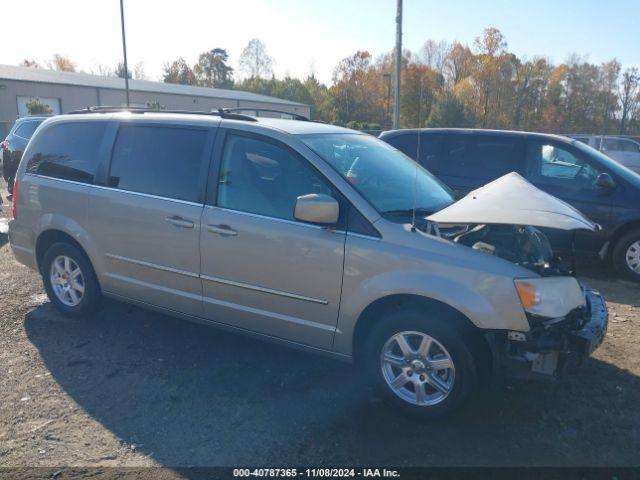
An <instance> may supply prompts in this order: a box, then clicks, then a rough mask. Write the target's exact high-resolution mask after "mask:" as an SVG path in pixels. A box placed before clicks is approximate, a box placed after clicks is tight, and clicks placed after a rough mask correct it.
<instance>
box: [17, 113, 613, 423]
mask: <svg viewBox="0 0 640 480" xmlns="http://www.w3.org/2000/svg"><path fill="white" fill-rule="evenodd" d="M13 216H14V218H13V220H12V221H11V222H10V231H9V240H10V243H11V247H12V249H13V252H14V255H15V257H16V258H17V259H18V260H19V261H20V262H22V263H23V264H25V265H27V266H29V267H31V268H34V269H37V270H38V271H39V272H40V273H41V275H42V278H43V282H44V286H45V289H46V291H47V294H48V296H49V298H50V300H51V302H52V303H53V305H54V306H55V307H56V308H57V309H59V310H60V311H61V312H63V313H64V314H66V315H69V316H73V317H86V316H88V315H90V314H91V312H92V311H94V310H95V309H96V308H97V307H98V306H99V303H100V299H101V298H102V297H111V298H115V299H120V300H124V301H127V302H131V303H134V304H137V305H139V306H142V307H147V308H151V309H155V310H159V311H162V312H166V313H169V314H172V315H176V316H180V317H183V318H185V319H189V320H194V321H199V322H204V323H207V324H211V325H215V326H218V327H222V328H226V329H230V330H233V331H237V332H241V333H249V334H252V335H256V336H259V337H261V338H265V339H270V340H274V341H277V342H281V343H284V344H287V345H290V346H295V347H299V348H304V349H307V350H310V351H313V352H317V353H323V354H326V355H329V356H331V357H334V358H337V359H342V360H345V361H355V362H357V363H358V364H359V365H360V366H361V368H362V371H363V372H365V374H366V376H367V378H368V379H370V381H371V382H372V384H373V385H375V386H376V387H377V388H378V389H379V391H380V392H381V393H382V394H383V395H384V396H386V397H387V398H388V399H389V400H390V401H391V402H393V403H394V404H395V405H396V406H398V407H399V408H401V409H405V410H408V411H410V412H415V413H417V414H419V415H422V416H427V417H432V416H437V415H442V414H445V413H448V412H450V411H452V410H453V409H454V408H456V407H458V406H460V405H461V404H463V403H464V402H465V401H467V400H469V399H471V398H474V397H475V396H476V395H477V394H478V392H479V390H480V388H481V387H483V386H484V385H487V384H489V382H490V381H491V380H492V378H493V377H494V376H496V375H503V374H508V375H516V376H520V377H527V378H530V377H537V376H540V377H556V376H559V375H561V374H562V373H563V372H564V371H566V370H567V369H569V368H570V367H571V366H572V365H574V364H576V363H579V362H580V361H581V360H582V359H583V358H584V357H586V356H588V355H590V354H591V352H592V351H593V350H594V349H595V348H597V346H598V345H599V344H600V343H601V342H602V339H603V338H604V335H605V331H606V326H607V310H606V306H605V303H604V301H603V299H602V298H601V297H600V296H599V295H598V294H597V293H596V292H594V291H592V290H590V289H589V288H587V287H585V286H581V285H580V284H579V283H578V282H577V281H576V279H575V278H574V277H573V276H572V270H571V265H570V262H569V261H568V260H567V259H561V258H558V257H556V256H555V255H554V254H553V252H551V249H550V247H549V243H548V241H547V239H546V237H545V236H544V235H543V234H542V233H541V232H540V230H538V229H537V228H536V227H552V228H559V229H564V230H575V229H595V228H597V226H596V225H594V224H593V223H591V222H590V221H589V220H588V219H586V218H585V217H584V216H583V215H581V214H580V213H579V212H578V211H577V210H575V209H573V208H572V207H570V206H568V205H566V204H564V203H563V202H561V201H559V200H557V199H555V198H554V197H551V196H549V195H547V194H545V193H543V192H541V191H539V190H537V189H535V187H533V186H531V185H530V184H528V183H527V182H526V181H525V180H524V179H522V178H521V177H519V176H518V175H517V174H515V173H514V174H509V175H506V176H505V177H502V178H500V179H498V180H496V181H494V182H492V184H489V185H487V186H485V187H483V188H481V189H478V190H477V191H475V192H472V193H471V194H469V195H468V196H467V197H465V198H463V199H462V200H460V201H459V202H456V203H454V201H453V198H452V195H451V192H450V191H449V189H448V188H447V187H446V186H444V185H443V184H442V183H440V182H439V181H438V180H437V179H436V178H434V177H433V176H432V175H431V174H430V173H429V172H428V171H426V170H424V169H423V168H421V167H420V166H419V165H417V164H416V163H415V162H413V161H412V160H410V159H409V158H408V157H406V156H404V155H403V154H402V153H400V152H399V151H398V150H396V149H394V148H393V147H391V146H389V145H388V144H386V143H384V142H382V141H380V140H378V139H376V138H374V137H372V136H370V135H366V134H362V133H359V132H355V131H352V130H348V129H344V128H340V127H336V126H331V125H326V124H322V123H315V122H310V121H301V120H281V119H268V118H254V117H250V116H245V115H240V114H237V113H231V112H224V111H220V112H215V113H210V114H196V113H194V114H184V113H171V112H155V113H154V112H149V111H145V110H135V109H134V110H127V111H116V109H109V108H95V109H90V110H86V111H81V112H75V113H74V114H70V115H62V116H57V117H54V118H51V119H48V120H46V121H45V122H44V123H43V124H42V125H41V126H40V127H39V128H38V130H37V132H36V133H35V135H34V137H33V138H32V139H31V141H30V143H29V145H28V147H27V149H26V150H25V153H24V156H23V159H22V161H21V163H20V166H19V169H18V172H17V175H16V181H15V185H14V212H13Z"/></svg>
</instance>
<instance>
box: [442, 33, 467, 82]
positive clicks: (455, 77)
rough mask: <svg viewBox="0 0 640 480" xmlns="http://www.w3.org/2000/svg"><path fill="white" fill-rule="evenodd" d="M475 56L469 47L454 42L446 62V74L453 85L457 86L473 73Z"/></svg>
mask: <svg viewBox="0 0 640 480" xmlns="http://www.w3.org/2000/svg"><path fill="white" fill-rule="evenodd" d="M472 59H473V54H472V53H471V50H469V47H466V46H463V45H462V44H461V43H460V42H454V44H453V45H452V46H451V48H450V49H449V51H448V52H447V56H446V57H445V60H444V67H443V69H444V74H445V76H446V78H447V80H448V81H449V83H451V84H452V85H456V84H457V83H459V82H460V81H461V80H463V79H464V78H466V77H468V76H469V75H470V74H471V72H470V69H471V62H472Z"/></svg>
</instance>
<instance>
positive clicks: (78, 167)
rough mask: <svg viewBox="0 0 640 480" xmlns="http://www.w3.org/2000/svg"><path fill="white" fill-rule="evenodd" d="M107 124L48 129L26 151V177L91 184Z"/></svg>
mask: <svg viewBox="0 0 640 480" xmlns="http://www.w3.org/2000/svg"><path fill="white" fill-rule="evenodd" d="M105 128H106V123H104V122H87V123H62V124H59V125H53V126H51V127H49V128H47V129H46V130H45V131H44V132H42V134H41V135H38V136H37V137H36V138H35V143H34V144H33V145H32V146H31V148H29V151H30V152H31V153H30V157H29V159H28V160H27V173H35V174H38V175H45V176H47V177H54V178H61V179H65V180H73V181H76V182H82V183H93V177H94V175H95V172H96V166H97V164H98V161H99V158H98V149H99V147H100V143H101V142H102V137H103V135H104V130H105Z"/></svg>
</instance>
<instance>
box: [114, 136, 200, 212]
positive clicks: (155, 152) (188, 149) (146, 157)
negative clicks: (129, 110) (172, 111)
mask: <svg viewBox="0 0 640 480" xmlns="http://www.w3.org/2000/svg"><path fill="white" fill-rule="evenodd" d="M206 145H207V131H206V130H198V129H191V128H180V127H156V126H144V125H125V126H121V127H120V130H119V132H118V138H117V139H116V143H115V146H114V148H113V155H112V158H111V169H110V172H109V186H110V187H114V188H118V189H120V190H127V191H130V192H138V193H146V194H149V195H157V196H159V197H167V198H174V199H177V200H186V201H190V202H197V201H198V199H199V185H200V178H202V175H203V174H204V171H203V169H204V168H206V166H205V165H206V162H205V161H204V156H205V149H206Z"/></svg>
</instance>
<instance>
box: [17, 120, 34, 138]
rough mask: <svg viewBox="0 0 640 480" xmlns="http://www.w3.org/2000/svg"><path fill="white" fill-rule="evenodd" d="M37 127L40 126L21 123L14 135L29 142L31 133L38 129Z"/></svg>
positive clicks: (31, 123)
mask: <svg viewBox="0 0 640 480" xmlns="http://www.w3.org/2000/svg"><path fill="white" fill-rule="evenodd" d="M38 125H40V122H23V123H21V124H20V125H18V128H16V131H15V132H14V134H15V135H17V136H19V137H22V138H25V139H27V140H29V139H30V138H31V136H32V135H33V132H35V131H36V128H38Z"/></svg>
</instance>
